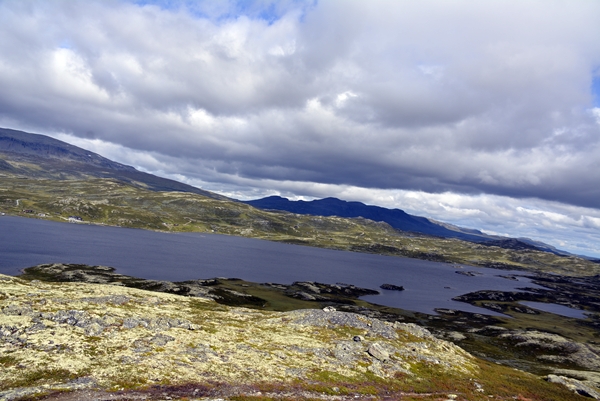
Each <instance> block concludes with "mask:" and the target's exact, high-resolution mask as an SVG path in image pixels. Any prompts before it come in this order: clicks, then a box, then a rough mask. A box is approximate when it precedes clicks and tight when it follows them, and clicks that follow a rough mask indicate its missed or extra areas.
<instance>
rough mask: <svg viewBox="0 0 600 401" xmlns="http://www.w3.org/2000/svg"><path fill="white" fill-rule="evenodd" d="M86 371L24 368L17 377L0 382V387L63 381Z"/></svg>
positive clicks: (82, 374)
mask: <svg viewBox="0 0 600 401" xmlns="http://www.w3.org/2000/svg"><path fill="white" fill-rule="evenodd" d="M87 373H88V372H79V373H73V372H71V371H69V370H67V369H40V370H33V371H31V370H26V371H24V372H22V374H20V375H19V377H18V378H15V379H12V380H8V381H7V382H5V383H2V384H0V388H2V389H9V388H15V387H32V386H35V385H40V384H50V383H65V382H68V381H70V380H73V379H75V378H77V377H81V376H85V375H86V374H87Z"/></svg>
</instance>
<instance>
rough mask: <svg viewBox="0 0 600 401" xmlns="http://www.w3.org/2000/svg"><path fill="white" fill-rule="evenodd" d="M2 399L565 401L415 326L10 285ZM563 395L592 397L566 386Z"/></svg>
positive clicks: (554, 390) (1, 335)
mask: <svg viewBox="0 0 600 401" xmlns="http://www.w3.org/2000/svg"><path fill="white" fill-rule="evenodd" d="M0 282H1V283H2V286H1V287H0V310H1V312H0V366H1V367H2V369H0V399H2V400H16V399H24V398H27V399H31V398H30V397H34V396H38V397H39V396H42V395H47V397H46V398H44V399H46V400H63V401H66V400H71V401H72V400H81V399H111V400H135V399H140V400H141V399H146V400H159V399H160V400H164V399H177V400H190V399H193V400H208V399H212V400H214V399H221V400H232V401H233V400H237V401H240V400H257V401H258V400H274V399H277V400H315V399H319V400H350V399H352V400H384V399H385V400H390V399H402V400H444V399H450V400H472V401H475V400H489V399H491V398H493V399H494V400H515V399H517V400H519V399H520V400H540V401H541V400H544V401H551V400H557V401H558V400H566V399H575V398H574V397H576V398H579V396H577V395H575V394H574V393H573V392H571V391H569V390H567V388H566V387H564V386H561V385H559V384H554V383H550V382H548V381H545V380H543V378H541V377H537V376H534V375H531V374H527V373H524V372H520V371H517V370H514V369H511V368H507V367H502V366H499V365H496V364H492V363H489V362H485V361H483V360H481V359H478V358H476V357H474V356H472V355H470V354H468V353H467V352H465V351H464V350H462V349H461V348H459V347H457V346H455V345H454V344H452V343H449V342H446V341H443V340H439V339H436V338H435V337H433V336H432V335H431V334H430V333H429V332H428V331H427V330H425V329H422V328H420V327H418V326H416V325H414V324H405V323H401V322H396V323H389V322H383V321H380V320H377V319H374V318H368V317H365V316H361V315H356V314H352V313H344V312H338V311H335V310H330V309H326V310H319V309H316V310H315V309H313V310H300V311H292V312H285V313H283V312H266V311H257V310H250V309H244V308H232V307H226V306H222V305H216V304H215V303H214V302H213V301H210V300H206V299H201V298H188V297H182V296H178V295H172V294H163V293H156V292H147V291H144V290H138V289H132V288H124V287H121V286H115V285H103V284H85V283H75V284H73V283H59V284H57V283H44V282H40V281H25V280H22V279H18V278H14V277H9V276H2V275H0ZM546 379H547V380H548V379H549V380H550V381H558V382H560V381H562V382H564V383H568V384H570V385H573V383H575V385H577V386H579V387H578V388H579V391H580V392H582V391H585V392H587V393H588V394H591V395H595V393H594V391H595V390H593V389H592V388H590V387H587V386H585V385H584V384H582V383H580V382H577V381H573V380H569V379H566V378H563V377H559V376H554V375H550V376H548V377H547V378H546Z"/></svg>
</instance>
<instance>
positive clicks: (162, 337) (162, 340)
mask: <svg viewBox="0 0 600 401" xmlns="http://www.w3.org/2000/svg"><path fill="white" fill-rule="evenodd" d="M171 341H175V337H171V336H167V335H166V334H157V335H155V336H154V337H152V338H151V339H150V342H151V343H153V344H155V345H158V346H163V345H166V344H167V343H168V342H171Z"/></svg>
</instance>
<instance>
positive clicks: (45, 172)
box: [0, 128, 227, 199]
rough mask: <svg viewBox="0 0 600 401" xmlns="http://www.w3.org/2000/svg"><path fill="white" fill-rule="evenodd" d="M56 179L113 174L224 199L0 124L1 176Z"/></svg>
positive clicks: (149, 185) (153, 186)
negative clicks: (2, 126)
mask: <svg viewBox="0 0 600 401" xmlns="http://www.w3.org/2000/svg"><path fill="white" fill-rule="evenodd" d="M1 175H5V176H6V175H10V176H21V177H28V178H46V179H55V180H65V179H85V178H90V177H94V178H114V179H117V180H119V181H123V182H126V183H129V184H132V185H134V186H137V187H142V188H146V189H150V190H153V191H180V192H191V193H196V194H200V195H204V196H208V197H210V198H215V199H227V198H226V197H224V196H221V195H218V194H215V193H213V192H209V191H204V190H202V189H199V188H196V187H193V186H191V185H187V184H183V183H181V182H178V181H174V180H169V179H167V178H161V177H157V176H155V175H152V174H148V173H144V172H141V171H139V170H136V169H135V168H134V167H131V166H127V165H124V164H121V163H117V162H114V161H112V160H109V159H107V158H105V157H102V156H100V155H98V154H96V153H93V152H90V151H89V150H85V149H82V148H79V147H77V146H74V145H71V144H68V143H66V142H63V141H59V140H58V139H54V138H51V137H49V136H46V135H38V134H30V133H27V132H22V131H16V130H12V129H6V128H0V176H1Z"/></svg>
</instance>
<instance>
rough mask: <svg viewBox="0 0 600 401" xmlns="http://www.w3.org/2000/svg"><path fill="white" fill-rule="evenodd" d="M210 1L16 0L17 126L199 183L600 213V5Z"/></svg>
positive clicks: (4, 44) (11, 52) (6, 90)
mask: <svg viewBox="0 0 600 401" xmlns="http://www.w3.org/2000/svg"><path fill="white" fill-rule="evenodd" d="M192 4H193V3H189V2H166V3H164V2H149V3H148V4H145V5H142V4H134V3H129V2H124V1H102V2H100V1H89V2H72V1H60V0H57V1H49V2H46V1H18V2H17V1H4V2H0V87H1V88H2V91H1V92H0V123H2V122H5V125H6V124H9V125H11V126H12V127H13V128H28V129H31V130H35V131H37V132H40V133H47V134H59V133H66V134H70V135H72V136H74V137H79V138H86V139H98V140H102V141H104V143H112V144H115V145H120V146H123V147H125V148H128V149H130V151H131V152H133V153H136V152H137V153H136V154H138V155H139V154H142V153H144V152H147V154H148V155H152V156H151V157H149V158H143V157H140V158H139V159H138V160H140V164H139V167H142V168H146V169H147V170H149V171H152V170H153V168H155V167H156V166H158V165H160V166H161V167H160V169H161V171H164V172H165V173H168V174H179V175H181V176H182V177H184V178H185V179H188V180H201V181H204V182H209V181H212V182H221V183H231V184H235V183H238V184H239V183H240V182H245V183H246V184H245V185H254V184H256V183H260V182H269V183H270V185H273V186H274V187H277V185H278V184H277V183H278V182H279V183H281V186H282V188H283V186H284V184H283V183H284V182H285V183H289V182H298V183H303V184H302V185H310V183H315V184H323V185H327V184H335V185H346V186H355V187H362V188H373V189H374V188H380V189H402V190H420V191H425V192H430V193H440V192H445V191H451V192H456V193H466V194H477V193H489V194H497V195H506V196H511V197H538V198H542V199H547V200H556V201H560V202H565V203H570V204H574V205H583V206H589V207H595V208H599V207H600V196H598V195H600V194H599V193H598V190H597V189H596V188H598V187H600V186H599V185H598V184H599V183H600V124H599V122H598V120H599V119H600V111H599V110H598V109H594V94H593V93H592V91H591V88H592V83H593V82H594V81H593V79H594V73H595V71H596V72H597V70H598V67H599V66H600V42H598V40H597V38H598V37H600V24H598V23H597V16H598V15H600V4H598V3H596V2H578V3H572V2H566V1H529V2H520V1H489V2H471V1H443V2H442V1H423V2H418V3H415V2H409V1H397V2H358V1H357V2H347V1H323V2H319V3H314V2H312V1H310V2H286V3H277V2H268V1H266V2H260V1H257V2H254V3H251V5H250V6H249V7H247V8H246V9H245V10H241V9H240V8H239V7H238V6H236V5H235V4H234V3H232V4H229V5H228V3H222V2H201V3H195V5H193V6H192ZM281 4H283V5H281ZM244 12H245V13H246V14H244ZM596 95H597V94H596ZM140 152H141V153H140ZM106 156H110V154H107V155H106ZM144 160H146V161H145V162H147V163H149V164H147V165H144V164H143V163H145V162H144ZM253 183H254V184H253ZM285 185H288V184H285Z"/></svg>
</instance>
